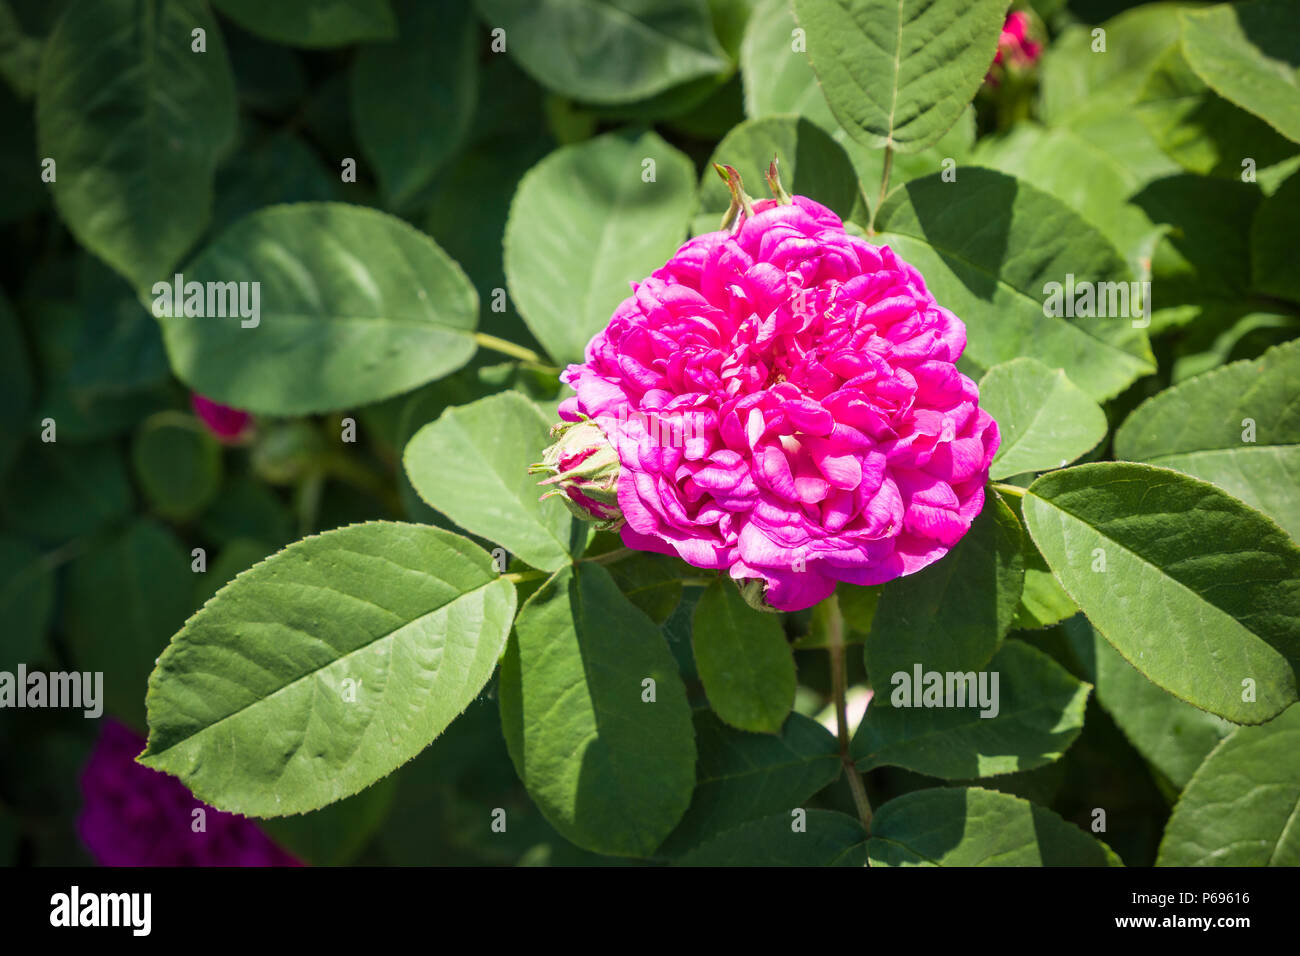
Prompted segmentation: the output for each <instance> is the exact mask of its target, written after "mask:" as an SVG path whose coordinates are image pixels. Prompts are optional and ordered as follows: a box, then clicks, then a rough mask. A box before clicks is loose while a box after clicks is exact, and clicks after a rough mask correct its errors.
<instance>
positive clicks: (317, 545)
mask: <svg viewBox="0 0 1300 956" xmlns="http://www.w3.org/2000/svg"><path fill="white" fill-rule="evenodd" d="M514 611H515V590H514V585H513V584H512V583H511V582H510V581H509V580H506V579H504V578H500V577H498V576H497V573H496V567H495V565H494V564H493V562H492V559H491V557H490V556H489V555H488V554H487V553H486V552H485V551H483V550H482V549H481V548H479V547H477V546H476V545H474V544H472V543H471V542H469V541H467V540H465V539H464V538H462V537H460V536H459V535H455V534H451V533H450V532H447V531H442V530H439V529H437V528H429V527H423V526H420V525H410V524H398V523H394V522H386V521H373V522H368V523H366V524H359V525H351V526H349V527H346V528H339V529H336V530H334V531H329V532H326V533H325V534H322V535H314V536H312V537H309V538H305V539H304V540H302V541H299V542H296V543H294V544H292V545H290V546H289V547H288V548H286V549H285V550H284V551H281V552H279V553H278V554H275V555H272V556H271V557H270V558H268V559H267V560H266V561H264V562H262V563H261V564H258V565H257V566H255V567H253V568H252V569H250V570H248V571H245V572H244V573H243V574H241V575H240V576H239V577H237V578H236V579H235V580H234V581H232V582H231V583H230V584H228V585H226V586H225V587H224V588H222V589H221V590H220V591H219V592H217V596H216V597H214V598H213V599H212V600H211V601H209V602H208V603H207V604H206V605H205V606H204V607H203V609H202V610H200V611H199V612H198V613H197V614H195V615H194V616H193V617H192V618H190V619H189V621H187V622H186V624H185V627H184V628H183V629H182V630H181V631H180V633H178V634H177V635H176V637H175V638H173V640H172V643H171V645H170V646H168V648H167V650H166V651H165V652H164V653H163V655H162V657H161V658H159V661H158V667H157V668H156V669H155V670H154V673H153V675H152V677H150V679H149V695H148V698H147V703H148V709H149V745H148V748H147V749H146V750H145V752H144V754H143V755H141V757H140V758H139V760H140V762H141V763H143V764H145V765H146V766H149V767H153V768H154V769H155V770H163V771H166V772H167V773H171V774H174V775H176V776H178V777H180V778H181V779H182V780H183V781H184V782H185V784H186V786H188V787H189V788H190V789H191V790H192V791H193V792H194V794H195V796H197V797H199V798H200V799H201V800H204V801H205V802H207V803H210V804H212V805H213V806H215V807H217V808H219V809H222V810H229V811H232V812H236V813H243V814H247V815H249V816H268V817H269V816H283V815H286V814H293V813H303V812H305V811H307V810H314V809H316V808H318V807H322V806H324V805H325V804H327V803H332V802H334V801H335V800H340V799H342V798H343V797H346V796H349V795H351V794H353V793H356V792H357V791H359V790H361V789H363V788H364V787H368V786H370V785H371V784H372V783H374V782H375V781H376V780H379V779H380V778H381V777H383V776H385V775H386V774H389V773H391V772H392V771H393V770H395V769H396V768H397V767H399V766H401V765H402V764H403V763H405V762H406V761H407V760H410V759H411V758H412V757H414V756H415V755H416V754H417V753H419V752H420V751H421V750H422V749H423V748H424V747H426V746H427V745H428V744H429V742H430V741H431V740H433V739H434V738H435V737H436V736H437V735H438V734H440V733H441V732H442V731H443V729H444V728H446V726H447V725H448V724H449V723H451V721H452V720H453V719H455V717H456V715H457V714H459V713H460V712H461V711H462V710H464V709H465V707H466V706H467V705H468V704H469V703H470V701H472V700H473V699H474V698H475V696H476V695H477V694H478V693H479V691H480V690H481V689H482V687H483V685H484V684H485V683H487V680H488V678H489V677H491V676H492V671H493V670H494V669H495V667H496V663H497V659H498V658H499V657H500V655H501V650H502V648H503V647H504V645H505V641H506V637H507V635H508V633H509V630H510V621H511V619H512V618H513V617H514ZM345 682H347V683H345Z"/></svg>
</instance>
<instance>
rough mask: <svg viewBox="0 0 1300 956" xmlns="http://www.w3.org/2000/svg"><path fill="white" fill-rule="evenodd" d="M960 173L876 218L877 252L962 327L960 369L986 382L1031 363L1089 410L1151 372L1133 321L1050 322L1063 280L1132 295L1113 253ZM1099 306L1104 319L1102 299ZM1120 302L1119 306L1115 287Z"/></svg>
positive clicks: (995, 179) (1044, 211) (1067, 221)
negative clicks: (887, 251) (981, 374)
mask: <svg viewBox="0 0 1300 956" xmlns="http://www.w3.org/2000/svg"><path fill="white" fill-rule="evenodd" d="M956 173H957V180H956V182H953V183H945V182H944V181H943V179H942V177H941V176H940V175H933V176H927V177H925V178H924V179H919V180H915V181H913V182H910V183H908V184H907V185H906V186H905V187H903V189H901V190H899V191H898V192H896V193H894V194H893V195H892V196H891V197H890V199H888V200H886V202H885V204H884V206H882V207H881V209H880V211H879V213H878V214H877V216H876V228H877V229H878V230H880V232H881V235H880V236H879V237H878V238H877V239H876V240H875V241H877V242H883V243H885V244H887V245H889V246H890V247H892V248H893V249H894V251H895V252H897V253H898V254H899V255H900V256H902V257H903V258H904V259H906V260H907V261H908V262H909V263H911V264H912V265H913V266H915V267H916V268H917V269H919V270H920V271H921V274H922V275H923V276H925V282H926V285H927V287H928V288H929V289H930V291H931V292H933V293H934V296H935V298H936V299H937V300H938V301H939V304H940V305H943V306H944V307H946V308H948V309H950V310H951V311H953V312H954V313H956V314H957V316H958V317H959V318H961V319H962V320H963V321H964V322H965V323H966V326H967V346H966V352H965V355H964V356H963V358H964V360H965V362H967V363H969V364H971V365H974V366H978V367H979V368H980V369H981V370H982V369H987V368H990V367H991V366H993V365H996V364H998V363H999V362H1006V361H1009V360H1011V359H1013V358H1017V357H1020V356H1028V357H1030V358H1035V359H1038V360H1039V361H1040V362H1042V363H1043V364H1044V365H1047V366H1048V367H1049V368H1061V369H1064V370H1065V373H1066V375H1068V376H1069V377H1070V380H1071V381H1073V382H1074V384H1075V385H1078V386H1079V388H1081V389H1083V391H1084V392H1086V393H1087V394H1088V395H1089V396H1091V397H1092V398H1093V399H1094V400H1096V401H1102V400H1104V399H1106V398H1109V397H1111V396H1113V395H1115V394H1116V393H1118V392H1120V391H1121V390H1123V389H1124V388H1126V387H1127V386H1128V385H1129V384H1130V383H1132V382H1133V381H1134V380H1135V379H1137V378H1139V377H1140V376H1142V375H1146V374H1148V373H1150V372H1151V371H1153V370H1154V368H1155V366H1154V362H1153V360H1152V358H1151V351H1150V346H1149V345H1148V344H1147V339H1146V334H1145V332H1143V330H1142V328H1141V327H1137V328H1135V327H1134V324H1133V323H1134V318H1132V317H1130V316H1121V317H1113V316H1112V317H1108V318H1097V317H1092V318H1085V317H1072V318H1067V317H1065V316H1064V315H1059V316H1057V315H1049V314H1047V313H1048V311H1049V310H1048V300H1049V298H1050V296H1051V289H1050V288H1049V286H1048V283H1052V282H1056V283H1060V284H1061V286H1062V297H1063V292H1064V286H1065V284H1066V283H1067V281H1068V280H1067V276H1070V275H1073V276H1074V277H1075V279H1076V280H1086V281H1088V282H1092V283H1097V284H1098V285H1099V286H1100V283H1103V282H1107V283H1122V284H1123V291H1124V292H1125V293H1127V292H1129V291H1130V289H1129V286H1128V283H1129V282H1131V281H1132V276H1131V275H1130V274H1129V272H1128V269H1127V268H1126V267H1125V265H1124V262H1123V260H1122V259H1121V258H1120V257H1119V255H1118V254H1117V253H1116V251H1115V249H1114V247H1113V246H1111V245H1110V243H1109V242H1107V241H1106V240H1105V238H1103V237H1102V236H1101V234H1100V233H1098V232H1097V231H1096V230H1095V229H1093V228H1092V227H1091V226H1089V225H1088V224H1087V223H1086V222H1084V221H1083V220H1082V219H1081V218H1080V217H1079V216H1078V215H1077V214H1076V213H1074V212H1073V211H1071V210H1070V208H1069V207H1067V206H1066V205H1065V204H1064V203H1062V202H1061V201H1060V200H1058V199H1055V198H1053V197H1052V196H1049V195H1048V194H1046V193H1043V192H1039V191H1038V190H1037V189H1035V188H1033V187H1032V186H1027V185H1026V184H1024V183H1022V182H1019V181H1018V180H1015V179H1013V178H1011V177H1010V176H1005V175H1003V174H1001V173H996V172H993V171H992V170H986V169H977V168H966V167H960V168H958V169H957V170H956ZM1099 298H1105V299H1106V304H1107V309H1108V310H1110V296H1109V294H1106V295H1102V296H1099ZM1124 299H1125V300H1128V299H1129V297H1128V295H1125V296H1124ZM1115 300H1116V306H1117V307H1118V306H1119V305H1121V300H1120V299H1119V289H1118V287H1116V291H1115ZM1062 308H1064V303H1062ZM1129 309H1130V311H1131V310H1132V302H1131V300H1129ZM1116 311H1118V309H1116Z"/></svg>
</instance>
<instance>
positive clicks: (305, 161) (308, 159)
mask: <svg viewBox="0 0 1300 956" xmlns="http://www.w3.org/2000/svg"><path fill="white" fill-rule="evenodd" d="M348 185H351V184H350V183H349V184H348ZM341 189H342V183H340V181H339V179H338V174H337V173H334V172H331V171H330V170H328V169H326V168H325V165H324V164H323V163H322V162H321V160H320V157H319V156H317V155H316V153H315V152H314V151H313V150H312V148H311V147H309V146H308V145H307V144H306V143H304V142H303V141H302V139H300V138H299V137H297V136H295V135H293V134H292V133H290V132H281V133H275V134H273V135H272V136H270V137H269V138H268V139H266V140H264V141H263V142H261V143H260V144H259V145H258V146H257V147H256V148H253V149H247V150H240V151H239V152H238V153H237V154H236V155H235V156H233V157H231V160H230V161H229V162H227V163H226V164H224V165H223V166H222V167H221V168H220V169H219V170H217V197H216V200H215V201H214V203H213V206H212V231H213V234H218V233H219V232H224V231H225V230H226V229H228V228H229V227H230V226H232V225H234V224H235V223H236V222H238V221H239V220H240V219H243V218H244V217H245V216H247V215H249V214H250V213H254V212H256V211H257V210H259V209H261V208H262V207H263V206H271V205H275V204H277V203H298V202H328V201H329V200H331V199H334V198H335V197H336V196H337V195H338V194H339V192H340V191H341Z"/></svg>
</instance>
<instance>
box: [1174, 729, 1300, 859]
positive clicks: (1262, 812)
mask: <svg viewBox="0 0 1300 956" xmlns="http://www.w3.org/2000/svg"><path fill="white" fill-rule="evenodd" d="M1297 750H1300V707H1295V706H1292V707H1288V708H1287V709H1286V711H1284V712H1283V713H1282V714H1280V715H1279V716H1278V717H1276V718H1275V719H1273V720H1271V721H1269V722H1268V723H1267V724H1265V725H1264V726H1262V727H1238V728H1237V729H1236V730H1234V731H1233V732H1232V734H1231V736H1229V737H1227V738H1226V739H1225V740H1224V741H1223V742H1222V743H1221V744H1219V745H1218V746H1217V747H1216V748H1215V749H1214V751H1213V752H1212V753H1211V754H1210V756H1209V757H1207V758H1206V760H1205V763H1203V764H1201V766H1200V767H1198V768H1197V770H1196V773H1195V774H1193V775H1192V779H1191V781H1190V782H1189V783H1188V784H1187V789H1186V790H1184V791H1183V796H1182V799H1180V800H1179V801H1178V804H1177V805H1176V806H1175V807H1174V813H1173V816H1172V817H1170V818H1169V824H1168V826H1167V827H1166V828H1165V836H1164V839H1163V840H1162V841H1161V843H1160V854H1159V856H1158V857H1157V858H1156V864H1157V865H1158V866H1300V828H1297V827H1296V820H1297V819H1298V818H1300V763H1298V762H1297V761H1296V759H1295V758H1296V752H1297Z"/></svg>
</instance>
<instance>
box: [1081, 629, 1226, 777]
mask: <svg viewBox="0 0 1300 956" xmlns="http://www.w3.org/2000/svg"><path fill="white" fill-rule="evenodd" d="M1065 632H1066V634H1067V635H1068V636H1069V638H1070V641H1071V643H1072V645H1074V646H1075V647H1076V649H1077V651H1078V653H1079V656H1080V657H1081V658H1084V659H1090V660H1091V661H1092V662H1093V667H1092V669H1093V671H1094V672H1095V674H1096V677H1095V680H1096V682H1097V702H1098V703H1099V704H1101V706H1102V707H1104V708H1105V709H1106V712H1107V713H1109V714H1110V715H1111V717H1112V718H1114V720H1115V723H1116V724H1117V725H1118V726H1119V729H1120V730H1121V731H1123V733H1124V736H1125V737H1127V738H1128V741H1129V743H1131V744H1132V745H1133V747H1134V749H1136V750H1137V752H1138V753H1140V754H1141V755H1142V756H1143V757H1144V758H1145V759H1146V760H1147V762H1148V763H1150V764H1151V765H1152V766H1153V767H1155V768H1156V769H1157V770H1158V771H1160V773H1162V774H1164V776H1165V777H1166V778H1167V779H1168V780H1169V782H1170V783H1171V784H1173V786H1174V788H1175V789H1176V790H1182V789H1183V788H1184V787H1186V786H1187V781H1188V780H1190V779H1191V776H1192V773H1193V772H1194V771H1195V770H1196V768H1197V767H1199V766H1200V765H1201V762H1202V761H1203V760H1205V757H1206V755H1207V754H1208V753H1209V752H1210V751H1211V750H1213V749H1214V748H1215V746H1216V745H1217V744H1218V742H1219V741H1220V740H1222V739H1223V738H1224V737H1226V736H1227V735H1228V734H1229V733H1231V732H1232V730H1233V729H1234V726H1233V725H1232V724H1230V723H1228V722H1227V721H1226V720H1224V719H1223V718H1222V717H1216V716H1214V715H1213V714H1207V713H1206V712H1205V711H1203V710H1198V709H1197V708H1195V707H1193V706H1192V705H1191V704H1188V703H1185V702H1183V701H1181V700H1179V699H1178V698H1177V697H1175V696H1173V695H1172V694H1168V693H1166V692H1165V691H1163V690H1161V689H1160V688H1159V687H1157V686H1156V685H1155V684H1153V683H1151V681H1149V680H1147V679H1146V678H1145V677H1143V676H1142V674H1141V673H1140V672H1139V671H1138V670H1137V669H1136V668H1135V667H1133V666H1132V665H1131V664H1129V662H1128V661H1126V660H1124V658H1123V657H1121V656H1120V654H1119V652H1118V651H1116V650H1115V649H1114V648H1113V647H1111V646H1110V644H1109V643H1107V641H1106V639H1105V638H1103V637H1102V636H1101V635H1100V634H1098V633H1097V631H1096V629H1095V628H1093V626H1092V625H1091V624H1089V623H1088V619H1087V618H1085V617H1084V616H1083V615H1079V616H1077V617H1075V618H1074V619H1073V620H1071V621H1070V622H1069V623H1068V624H1067V625H1066V626H1065Z"/></svg>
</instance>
